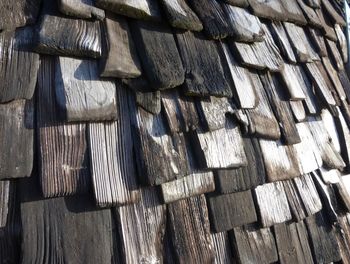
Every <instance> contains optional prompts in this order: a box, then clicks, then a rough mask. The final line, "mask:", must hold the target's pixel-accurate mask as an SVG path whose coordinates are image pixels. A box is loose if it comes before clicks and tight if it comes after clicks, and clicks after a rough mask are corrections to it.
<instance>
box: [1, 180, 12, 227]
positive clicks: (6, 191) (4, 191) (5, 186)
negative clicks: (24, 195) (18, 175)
mask: <svg viewBox="0 0 350 264" xmlns="http://www.w3.org/2000/svg"><path fill="white" fill-rule="evenodd" d="M10 184H11V183H10V181H0V228H4V227H6V224H7V218H8V213H9V199H10V197H9V196H10Z"/></svg>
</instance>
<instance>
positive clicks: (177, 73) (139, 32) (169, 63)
mask: <svg viewBox="0 0 350 264" xmlns="http://www.w3.org/2000/svg"><path fill="white" fill-rule="evenodd" d="M131 34H132V36H133V39H134V43H135V46H136V48H137V51H138V54H139V58H140V60H141V63H142V68H143V71H144V74H145V76H146V77H147V79H148V80H149V82H150V85H151V87H152V88H153V89H155V90H163V89H169V88H174V87H176V86H179V85H181V84H182V83H183V82H184V79H185V71H184V68H183V66H182V62H181V58H180V55H179V52H178V50H177V47H176V43H175V39H174V36H173V34H172V32H171V29H170V28H169V27H168V26H167V25H166V24H164V23H163V24H156V23H152V22H146V21H140V20H137V21H133V22H132V24H131Z"/></svg>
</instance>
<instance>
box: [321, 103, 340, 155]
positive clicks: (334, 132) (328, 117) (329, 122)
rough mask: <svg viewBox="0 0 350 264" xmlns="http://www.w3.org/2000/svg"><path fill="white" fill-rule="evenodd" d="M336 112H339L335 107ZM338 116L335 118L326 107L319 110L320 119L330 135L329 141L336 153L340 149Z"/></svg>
mask: <svg viewBox="0 0 350 264" xmlns="http://www.w3.org/2000/svg"><path fill="white" fill-rule="evenodd" d="M336 113H337V114H339V110H338V108H336ZM338 118H339V117H337V119H335V118H334V117H333V115H332V114H331V112H330V111H329V110H327V109H322V111H321V120H322V122H323V125H324V128H325V129H326V130H327V133H328V135H329V137H330V141H331V142H332V144H333V146H334V150H335V151H336V152H338V153H340V151H341V146H340V135H339V128H338V122H337V121H338Z"/></svg>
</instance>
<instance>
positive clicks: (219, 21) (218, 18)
mask: <svg viewBox="0 0 350 264" xmlns="http://www.w3.org/2000/svg"><path fill="white" fill-rule="evenodd" d="M189 4H190V6H191V7H192V9H193V10H194V11H195V12H196V14H197V15H198V17H199V18H200V20H201V21H202V23H203V27H204V31H205V33H206V35H208V37H209V38H212V39H222V38H225V37H227V36H229V35H232V32H233V29H232V28H231V26H230V23H229V21H228V19H227V16H226V14H225V12H224V10H223V9H222V7H221V5H220V2H219V1H216V0H197V1H189Z"/></svg>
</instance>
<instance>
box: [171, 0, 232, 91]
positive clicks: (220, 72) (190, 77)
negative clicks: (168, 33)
mask: <svg viewBox="0 0 350 264" xmlns="http://www.w3.org/2000/svg"><path fill="white" fill-rule="evenodd" d="M215 1H216V0H215ZM195 2H197V1H195ZM210 2H214V1H213V0H210ZM176 38H177V43H178V46H179V50H180V54H181V58H182V61H183V63H184V67H185V84H184V88H185V92H186V93H187V94H189V95H201V96H203V95H216V96H227V97H231V96H232V90H231V87H230V84H229V82H228V80H227V79H226V78H225V74H224V68H223V66H222V63H221V58H220V54H219V50H218V46H217V43H216V42H214V41H213V40H207V39H205V38H204V37H203V35H201V34H200V33H193V32H190V31H187V32H179V31H178V32H177V34H176Z"/></svg>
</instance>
